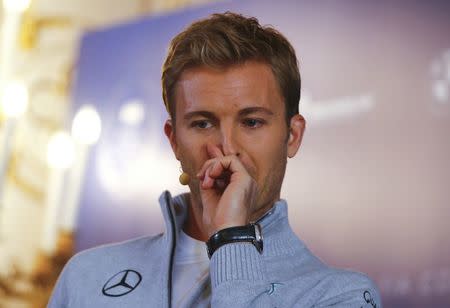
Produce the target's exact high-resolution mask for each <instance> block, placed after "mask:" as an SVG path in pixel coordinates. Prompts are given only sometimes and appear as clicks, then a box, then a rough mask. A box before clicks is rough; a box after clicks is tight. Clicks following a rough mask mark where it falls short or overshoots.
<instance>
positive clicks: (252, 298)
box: [48, 191, 381, 308]
mask: <svg viewBox="0 0 450 308" xmlns="http://www.w3.org/2000/svg"><path fill="white" fill-rule="evenodd" d="M185 198H187V195H180V196H177V197H175V198H173V199H172V197H171V196H170V193H169V192H167V191H166V192H164V193H163V194H162V195H161V197H160V199H159V201H160V204H161V209H162V212H163V216H164V220H165V222H166V230H165V232H164V233H162V234H159V235H156V236H152V237H143V238H139V239H134V240H131V241H127V242H124V243H119V244H114V245H107V246H102V247H97V248H94V249H90V250H87V251H83V252H81V253H79V254H77V255H76V256H74V257H73V258H72V259H71V260H70V261H69V262H68V264H67V265H66V266H65V268H64V270H63V272H62V273H61V275H60V277H59V279H58V282H57V285H56V287H55V289H54V291H53V295H52V298H51V299H50V302H49V305H48V307H50V308H56V307H96V308H97V307H109V308H112V307H171V303H170V298H171V285H172V283H171V276H172V275H171V272H172V259H173V256H174V251H175V249H174V247H175V245H176V242H177V236H178V231H179V230H180V228H181V226H182V225H183V222H184V220H185V218H186V206H185V204H186V202H185ZM260 225H261V227H262V233H263V237H264V250H263V253H262V254H259V253H258V252H257V250H256V249H255V247H254V246H253V245H251V244H248V243H235V244H227V245H224V246H222V247H220V248H219V249H218V250H217V251H216V252H215V253H214V255H213V256H212V258H211V261H210V280H208V281H207V282H206V285H205V283H199V285H198V286H196V288H194V292H193V293H192V298H191V304H190V305H189V306H190V307H195V306H196V302H199V301H204V299H203V298H201V296H202V294H204V293H205V292H203V291H204V288H205V287H210V288H211V306H212V307H226V308H231V307H233V308H239V307H271V308H272V307H278V308H280V307H330V306H332V307H358V308H359V307H371V308H373V307H381V301H380V296H379V293H378V291H377V289H376V287H375V285H374V284H373V282H372V281H371V280H370V279H369V278H368V277H367V276H365V275H364V274H361V273H357V272H351V271H347V270H340V269H335V268H331V267H329V266H327V265H325V264H324V263H323V262H321V261H320V260H319V259H318V258H317V257H315V256H314V255H313V254H312V253H311V252H310V251H309V250H308V248H307V247H306V246H305V245H304V244H303V243H302V242H301V241H300V239H299V238H298V237H297V236H296V235H295V234H294V232H293V231H292V229H291V228H290V226H289V222H288V217H287V204H286V202H285V201H284V200H280V201H278V202H276V203H275V205H274V207H273V208H272V210H271V211H270V212H269V213H268V214H267V215H266V216H265V217H264V218H263V219H262V220H261V221H260ZM205 249H206V247H205Z"/></svg>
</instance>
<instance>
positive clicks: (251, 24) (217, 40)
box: [161, 12, 301, 124]
mask: <svg viewBox="0 0 450 308" xmlns="http://www.w3.org/2000/svg"><path fill="white" fill-rule="evenodd" d="M250 60H254V61H261V62H263V63H267V64H268V65H269V66H270V67H271V69H272V72H273V74H274V76H275V78H276V80H277V83H278V86H279V90H280V93H281V94H282V97H283V99H284V103H285V107H286V108H285V110H286V120H287V123H288V124H289V120H290V119H291V117H292V116H293V115H295V114H297V113H298V112H299V111H298V104H299V101H300V87H301V80H300V73H299V69H298V63H297V57H296V55H295V50H294V48H293V47H292V45H291V44H290V43H289V42H288V40H287V39H286V38H285V37H284V36H283V35H282V34H281V33H280V32H278V31H277V30H275V29H274V28H272V27H269V26H265V27H263V26H261V25H260V24H259V22H258V20H257V19H256V18H253V17H250V18H248V17H244V16H243V15H240V14H236V13H231V12H226V13H223V14H213V15H211V16H210V17H208V18H206V19H203V20H199V21H196V22H194V23H192V24H191V25H190V26H189V27H187V28H186V29H185V30H184V31H183V32H181V33H179V34H178V35H177V36H175V37H174V38H173V39H172V41H171V43H170V46H169V50H168V53H167V58H166V60H165V61H164V65H163V68H162V77H161V81H162V95H163V100H164V104H165V105H166V108H167V110H168V112H169V114H170V116H171V118H172V119H175V103H174V93H175V87H176V84H177V81H178V79H179V78H180V76H181V74H182V73H183V72H184V71H185V70H186V69H189V68H193V67H200V66H207V67H212V68H218V69H220V68H225V67H227V66H232V65H238V64H242V63H244V62H246V61H250Z"/></svg>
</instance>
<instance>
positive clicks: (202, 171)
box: [197, 158, 217, 180]
mask: <svg viewBox="0 0 450 308" xmlns="http://www.w3.org/2000/svg"><path fill="white" fill-rule="evenodd" d="M216 160H217V159H216V158H211V159H208V160H207V161H205V162H204V163H203V166H202V167H201V169H200V171H199V172H197V178H199V179H201V180H202V179H203V178H204V177H205V172H206V170H207V169H208V168H209V167H210V166H211V165H212V164H214V163H215V162H216Z"/></svg>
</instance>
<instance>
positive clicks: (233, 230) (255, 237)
mask: <svg viewBox="0 0 450 308" xmlns="http://www.w3.org/2000/svg"><path fill="white" fill-rule="evenodd" d="M236 242H248V243H251V244H253V246H255V247H256V250H258V252H259V253H262V251H263V237H262V232H261V226H260V225H259V224H253V223H251V224H248V225H246V226H238V227H230V228H225V229H222V230H219V231H217V232H216V233H214V234H213V235H212V236H211V237H210V238H209V240H208V241H207V242H206V246H207V248H208V257H209V258H210V259H211V256H212V255H213V253H214V252H215V251H216V250H217V249H218V248H219V247H221V246H223V245H225V244H230V243H236Z"/></svg>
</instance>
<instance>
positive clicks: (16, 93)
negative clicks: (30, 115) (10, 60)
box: [1, 81, 28, 118]
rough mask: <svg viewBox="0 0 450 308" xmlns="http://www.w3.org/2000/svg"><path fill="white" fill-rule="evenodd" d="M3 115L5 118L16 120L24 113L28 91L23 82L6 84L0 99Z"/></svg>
mask: <svg viewBox="0 0 450 308" xmlns="http://www.w3.org/2000/svg"><path fill="white" fill-rule="evenodd" d="M1 104H2V106H1V107H2V109H3V113H4V114H5V115H6V116H7V117H11V118H18V117H20V116H21V115H22V114H24V113H25V111H26V110H27V106H28V89H27V87H26V86H25V84H24V83H23V82H20V81H12V82H10V83H8V84H7V85H6V87H5V90H4V91H3V94H2V97H1Z"/></svg>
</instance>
